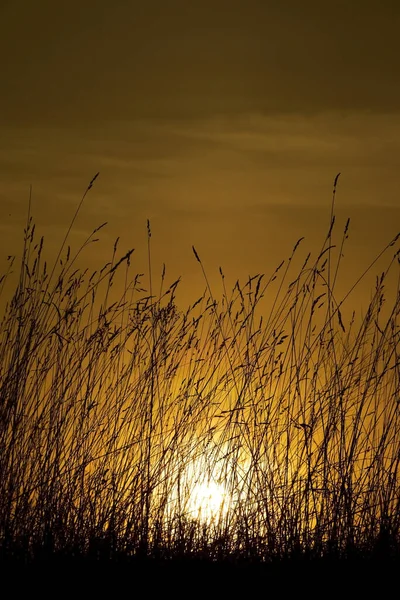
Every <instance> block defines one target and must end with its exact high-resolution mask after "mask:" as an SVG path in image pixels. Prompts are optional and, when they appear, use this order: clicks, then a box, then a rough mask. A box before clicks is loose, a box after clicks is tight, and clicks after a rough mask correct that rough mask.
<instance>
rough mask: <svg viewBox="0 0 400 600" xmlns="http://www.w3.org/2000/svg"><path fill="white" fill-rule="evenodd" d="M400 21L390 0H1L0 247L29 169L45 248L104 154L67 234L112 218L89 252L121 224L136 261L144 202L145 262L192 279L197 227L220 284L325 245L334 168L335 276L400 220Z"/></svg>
mask: <svg viewBox="0 0 400 600" xmlns="http://www.w3.org/2000/svg"><path fill="white" fill-rule="evenodd" d="M399 27H400V5H399V4H398V2H395V1H394V0H393V1H390V2H389V1H387V0H381V1H376V2H372V1H370V0H365V1H360V0H355V1H353V2H340V1H338V2H335V3H324V2H320V1H314V0H313V1H311V2H307V1H304V2H298V1H286V2H285V1H276V2H273V1H267V0H259V1H256V0H240V1H239V0H230V1H229V2H228V1H225V0H202V1H201V2H200V1H199V2H198V1H197V0H196V1H195V0H192V1H191V2H187V1H178V0H168V1H166V0H149V1H147V2H139V1H136V0H132V1H130V2H128V1H127V0H113V1H112V2H111V0H96V1H92V0H80V1H79V2H78V1H77V0H69V1H68V2H66V1H62V0H60V1H59V2H54V1H50V0H36V1H35V2H32V1H31V0H0V32H1V35H0V72H1V79H0V215H1V216H0V265H1V266H4V265H5V259H6V257H7V255H9V254H14V253H15V254H16V255H17V256H18V255H20V251H21V241H22V233H23V227H24V222H25V220H26V211H27V205H28V198H29V190H30V186H32V213H33V216H34V219H35V222H36V224H37V229H38V231H39V233H40V234H42V233H43V234H44V235H45V244H46V251H47V252H48V253H49V255H50V256H56V254H57V249H58V247H59V245H60V242H61V240H62V239H63V237H64V234H65V231H66V230H67V228H68V225H69V222H70V220H71V218H72V216H73V214H74V212H75V209H76V206H77V205H78V203H79V201H80V198H81V196H82V194H83V192H84V191H85V189H86V187H87V185H88V183H89V181H90V180H91V178H92V177H93V175H94V174H95V173H97V172H98V171H99V172H100V175H99V177H98V179H97V180H96V183H95V186H94V187H93V189H92V190H91V191H90V194H89V195H88V196H87V198H86V199H85V203H84V204H83V207H82V210H81V212H80V214H79V216H78V219H77V221H76V223H75V225H74V228H73V232H72V234H71V243H72V244H73V245H75V246H78V245H79V243H81V242H82V241H83V240H84V239H85V237H86V236H87V234H88V233H89V232H90V231H91V230H92V229H94V228H95V227H96V226H97V225H99V224H100V223H103V222H104V221H107V222H108V226H107V228H106V229H105V230H102V232H101V240H100V242H99V243H98V244H97V245H96V246H95V248H94V249H91V248H89V249H88V250H87V254H86V258H85V260H86V261H87V265H86V266H89V267H93V268H98V267H99V266H101V265H102V264H103V263H104V262H105V261H106V260H108V258H109V256H110V254H111V250H112V246H113V242H114V240H115V238H116V237H117V236H119V237H120V240H121V242H120V243H121V253H123V252H124V251H126V250H127V249H128V248H131V247H134V248H135V254H134V262H133V265H134V268H136V267H137V271H138V272H144V271H145V269H146V243H147V238H146V235H147V232H146V220H147V219H150V222H151V228H152V263H153V267H154V272H155V273H157V272H161V270H162V264H163V263H166V265H167V274H168V276H169V277H170V281H171V282H172V281H174V279H176V277H177V276H182V286H183V288H184V290H186V292H185V293H186V294H187V296H188V297H189V296H191V294H193V295H196V294H197V291H198V290H202V289H203V287H204V281H203V280H202V275H201V272H200V270H199V265H198V263H197V262H196V261H195V259H194V256H193V253H192V250H191V246H192V245H194V246H195V247H196V250H197V251H198V253H199V255H200V256H201V258H202V260H203V262H204V265H205V268H206V271H207V273H208V275H209V277H210V281H211V282H212V284H213V285H215V286H217V285H218V283H217V280H218V277H217V275H218V267H219V266H221V267H222V268H223V270H224V272H225V274H226V275H227V279H228V280H229V281H231V282H232V285H233V284H234V282H235V280H236V279H237V278H245V277H246V276H248V275H250V274H255V273H260V272H261V273H266V274H270V273H271V272H272V271H273V270H274V268H275V266H276V265H278V264H279V263H280V262H281V260H282V259H284V258H286V257H287V256H288V255H289V254H290V252H291V249H292V247H293V245H294V243H295V242H296V241H297V239H298V238H300V237H302V236H305V240H304V242H303V244H304V247H305V249H307V250H308V249H312V250H314V249H319V248H320V247H321V244H322V242H323V239H324V237H325V234H326V231H327V227H328V225H329V215H330V206H331V198H332V184H333V180H334V178H335V176H336V174H337V173H338V172H341V176H340V179H339V184H338V191H337V196H336V214H337V223H338V236H340V231H341V229H342V228H343V227H344V223H345V221H346V219H347V217H350V218H351V226H350V236H349V240H348V242H347V247H346V251H345V263H344V265H345V266H344V270H345V273H344V275H343V289H345V287H346V286H349V285H350V281H351V280H352V278H353V279H354V278H355V277H356V276H357V274H358V273H361V272H362V271H363V270H364V268H365V266H367V265H368V263H369V261H370V260H372V259H373V257H374V256H375V255H376V254H377V252H378V251H379V250H380V249H381V248H382V247H383V246H384V245H385V243H387V242H389V241H390V240H391V239H392V238H393V237H394V236H395V235H396V233H397V231H398V230H399V229H400V199H399V188H400V169H399V166H400V76H399V75H400V52H398V31H399ZM135 261H136V262H135ZM363 293H365V291H364V292H363ZM360 294H361V292H360ZM354 302H363V298H362V296H360V295H359V296H357V295H356V296H355V299H354Z"/></svg>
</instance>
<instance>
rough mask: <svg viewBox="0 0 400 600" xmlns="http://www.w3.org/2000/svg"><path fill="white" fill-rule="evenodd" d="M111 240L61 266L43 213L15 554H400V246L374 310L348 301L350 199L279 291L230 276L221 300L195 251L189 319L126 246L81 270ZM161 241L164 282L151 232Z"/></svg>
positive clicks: (20, 363)
mask: <svg viewBox="0 0 400 600" xmlns="http://www.w3.org/2000/svg"><path fill="white" fill-rule="evenodd" d="M336 183H337V179H336V180H335V186H334V194H335V191H336ZM92 184H93V181H92V182H91V183H90V185H89V187H88V190H89V189H90V188H91V186H92ZM88 190H87V191H88ZM85 195H86V193H85ZM82 200H83V199H82ZM81 204H82V202H81V203H80V205H79V207H78V210H79V208H80V206H81ZM75 217H76V215H75ZM75 217H74V219H75ZM72 225H73V222H72V223H71V227H72ZM71 227H70V228H69V230H68V233H69V232H70V230H71ZM102 227H103V226H101V227H98V228H97V229H95V230H94V231H93V233H92V234H91V235H90V236H89V238H88V239H87V240H86V241H85V243H84V244H83V246H82V248H80V249H79V250H78V251H77V253H76V254H75V255H72V254H71V252H70V249H69V247H67V245H66V242H67V238H66V239H65V240H64V241H63V243H62V245H61V248H60V254H59V256H58V257H57V259H56V261H55V263H54V265H53V267H52V268H51V270H49V269H48V267H47V264H46V262H45V261H44V258H43V255H44V254H43V253H44V251H43V238H42V239H40V240H37V238H36V236H35V226H34V223H33V220H32V217H31V216H30V214H29V215H28V221H27V225H26V228H25V230H24V245H23V253H22V260H21V265H20V270H19V280H18V282H17V285H16V289H15V292H14V294H13V295H12V297H11V298H10V299H9V300H8V302H7V304H6V305H5V309H4V315H3V317H2V321H1V324H0V340H1V341H0V365H1V366H0V448H1V452H0V473H1V479H0V545H1V551H2V554H3V557H12V558H13V557H20V558H22V559H23V560H29V559H31V558H36V557H38V556H42V555H45V556H47V555H49V554H51V555H52V554H54V553H59V554H62V555H66V556H91V557H94V558H101V557H107V558H112V557H116V556H120V555H124V556H131V555H145V556H151V557H166V558H171V557H176V556H184V557H185V556H201V557H204V558H209V559H213V560H215V559H224V558H228V557H246V558H254V559H260V560H270V559H273V558H277V559H279V558H283V557H298V556H304V555H306V556H310V557H321V556H338V557H345V556H349V555H353V554H358V555H361V556H373V555H377V554H381V555H383V556H391V555H393V554H397V553H398V551H399V519H400V508H399V507H400V504H399V502H400V488H399V461H400V435H399V424H400V423H399V417H400V414H399V407H400V404H399V401H400V357H399V311H400V300H399V299H400V296H399V286H398V283H396V284H395V285H393V277H394V278H396V281H397V282H398V274H399V249H398V239H397V237H396V238H395V239H394V240H392V241H389V243H388V245H387V247H386V248H384V249H383V251H382V252H381V254H380V255H379V258H380V259H382V260H383V259H384V258H385V257H387V261H386V268H385V269H384V270H383V272H381V273H379V275H378V277H377V279H376V286H375V288H374V289H373V290H372V292H371V299H370V303H369V306H368V309H367V311H366V313H365V314H364V315H359V314H357V313H356V312H354V313H353V314H351V313H352V311H350V312H349V306H348V305H349V304H350V306H351V298H352V296H351V294H350V291H351V290H350V291H349V293H347V294H344V295H343V297H342V298H339V297H337V293H336V287H337V281H338V275H339V272H340V271H341V269H342V268H343V266H342V264H341V262H342V251H343V246H344V244H345V243H346V239H347V237H348V230H349V222H347V224H346V226H345V228H344V231H343V233H342V234H339V235H338V242H336V240H335V239H334V238H335V236H336V231H335V216H334V199H333V202H332V214H331V218H330V224H329V230H328V233H327V235H326V237H325V240H324V242H323V245H322V248H321V251H320V252H319V253H318V255H317V256H316V257H315V258H314V259H313V258H312V257H311V255H310V254H309V255H307V256H306V257H305V258H304V259H302V260H301V262H300V263H299V267H298V268H297V270H296V272H295V273H294V275H293V269H294V268H295V264H296V260H297V256H298V254H299V252H300V251H301V248H302V244H300V240H299V242H298V243H296V245H295V246H294V249H293V251H292V253H291V255H290V256H289V258H288V260H286V261H283V262H282V263H281V264H279V266H277V268H276V270H275V272H274V273H272V275H270V276H269V278H268V277H267V278H266V277H264V276H263V275H255V276H253V277H250V278H249V279H248V280H247V281H246V282H244V283H242V284H241V283H240V282H236V283H235V285H234V286H233V288H232V289H228V287H227V284H226V281H225V276H224V274H223V271H222V269H220V275H221V293H220V295H219V296H217V295H216V294H215V291H213V290H212V289H211V287H210V285H209V283H208V278H207V273H206V271H205V269H204V266H203V264H202V261H201V258H200V253H198V252H197V250H196V249H195V248H193V252H194V264H197V265H198V266H199V276H201V277H203V278H204V282H205V292H204V294H203V295H202V296H201V297H200V298H198V300H197V301H196V302H195V303H194V304H192V305H190V306H189V307H188V308H187V309H186V310H182V309H181V308H179V306H178V302H177V290H178V288H179V285H180V282H179V281H175V282H173V283H171V284H167V283H166V274H165V270H164V272H163V274H162V277H161V281H160V282H157V292H155V291H154V288H155V284H154V281H152V280H151V277H150V278H149V277H147V280H150V287H149V289H145V288H144V286H143V283H142V281H143V277H144V276H143V275H140V274H133V273H132V269H133V267H132V264H133V260H132V251H129V252H128V253H127V254H125V255H124V256H122V257H121V256H120V255H119V254H118V240H117V241H116V243H115V245H114V248H113V252H112V256H111V257H110V261H109V262H108V263H107V264H106V265H105V266H104V267H103V269H101V270H100V271H99V272H93V273H90V272H88V271H87V270H81V269H78V268H76V266H75V265H76V262H77V259H78V257H79V258H81V254H82V252H84V251H85V249H86V247H87V246H89V245H91V244H92V243H94V242H95V241H96V237H95V236H96V235H97V233H98V231H99V230H100V229H101V228H102ZM148 242H149V246H148V254H149V275H151V230H150V223H148ZM374 262H375V261H374ZM372 266H373V265H372ZM12 269H13V266H12V259H11V260H10V269H9V271H8V272H7V273H6V274H5V275H4V276H3V280H2V285H3V286H4V284H5V282H6V281H7V278H9V277H11V271H12ZM369 270H370V268H367V269H366V272H368V271H369ZM390 278H391V289H392V291H393V293H392V295H391V296H390V297H387V294H386V290H385V285H386V282H387V281H388V279H390ZM354 283H355V284H356V283H357V281H355V282H354ZM2 289H3V288H2ZM121 290H122V291H121ZM3 294H4V291H3ZM355 308H356V307H355ZM346 314H349V315H350V316H349V318H346V316H345V315H346ZM206 484H208V485H213V486H214V489H215V488H216V487H218V489H219V490H220V491H221V497H220V500H219V503H217V505H216V506H214V509H213V510H210V508H209V507H207V506H206V502H205V501H197V503H196V502H195V501H194V500H193V494H194V490H197V492H198V490H200V489H211V488H206V487H205V486H206ZM201 485H203V488H201Z"/></svg>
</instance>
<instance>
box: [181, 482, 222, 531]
mask: <svg viewBox="0 0 400 600" xmlns="http://www.w3.org/2000/svg"><path fill="white" fill-rule="evenodd" d="M229 503H230V502H229V494H228V492H227V491H226V489H225V488H224V486H223V485H222V484H220V483H217V482H216V481H213V480H208V481H206V480H205V481H203V482H197V483H195V484H194V485H193V487H192V490H191V493H190V496H189V501H188V506H187V512H188V514H190V516H191V517H193V518H195V519H198V520H199V521H202V522H206V523H210V522H212V521H216V520H218V519H219V518H221V517H223V516H224V515H225V514H226V513H227V511H228V508H229Z"/></svg>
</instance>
